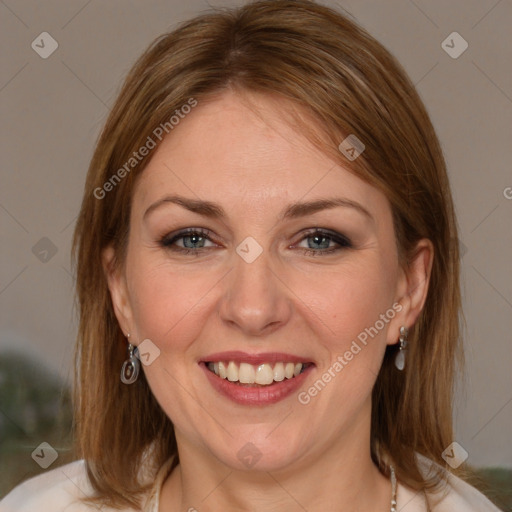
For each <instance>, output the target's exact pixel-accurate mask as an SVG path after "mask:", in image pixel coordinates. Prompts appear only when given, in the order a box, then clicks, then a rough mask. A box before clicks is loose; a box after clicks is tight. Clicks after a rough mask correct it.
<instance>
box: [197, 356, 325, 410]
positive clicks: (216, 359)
mask: <svg viewBox="0 0 512 512" xmlns="http://www.w3.org/2000/svg"><path fill="white" fill-rule="evenodd" d="M198 363H199V366H200V367H201V368H202V369H203V371H204V373H205V375H206V378H207V381H208V382H209V383H210V385H211V386H212V388H213V389H214V390H215V391H217V392H218V393H219V394H220V395H222V396H223V397H225V398H228V399H229V400H231V401H232V402H235V403H237V404H241V405H249V406H266V405H271V404H274V403H277V402H279V401H281V400H283V399H285V398H287V397H289V396H291V395H293V394H294V393H296V392H297V391H298V389H299V388H300V387H301V386H303V385H304V383H305V380H306V379H307V378H308V376H309V375H310V374H311V372H312V371H313V370H314V368H315V366H316V364H315V363H314V362H313V361H308V360H307V357H299V356H295V355H291V354H284V353H265V354H247V353H245V352H239V351H234V352H222V353H218V354H211V355H209V356H207V357H206V358H204V359H203V360H201V361H198Z"/></svg>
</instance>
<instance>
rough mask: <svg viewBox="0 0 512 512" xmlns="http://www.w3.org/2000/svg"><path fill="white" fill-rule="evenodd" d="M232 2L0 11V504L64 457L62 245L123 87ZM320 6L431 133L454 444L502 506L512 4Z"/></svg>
mask: <svg viewBox="0 0 512 512" xmlns="http://www.w3.org/2000/svg"><path fill="white" fill-rule="evenodd" d="M242 3H244V2H237V1H222V2H219V1H212V2H211V3H210V4H208V3H206V2H205V1H199V0H189V1H187V2H186V3H185V2H180V1H179V0H149V1H145V2H136V1H133V0H122V1H121V0H110V1H109V2H99V1H97V0H68V1H64V0H60V1H56V0H50V1H46V2H44V3H43V2H35V1H25V0H0V41H1V47H2V52H1V56H0V59H1V61H0V69H1V78H0V117H1V120H2V138H1V153H0V154H1V158H2V165H1V187H0V229H1V231H0V232H1V244H0V253H1V257H2V264H1V267H0V315H1V317H0V336H1V337H0V497H1V496H3V495H5V494H6V493H7V492H8V491H9V490H10V489H11V488H12V487H13V486H15V485H16V484H18V483H19V482H21V481H22V480H24V479H26V478H28V477H29V476H33V475H36V474H38V473H40V472H42V471H45V470H46V468H44V467H42V466H45V465H46V464H48V463H49V462H50V461H51V463H50V465H49V466H48V467H50V468H53V467H56V466H58V465H60V464H63V463H65V462H68V461H70V460H73V454H72V451H71V442H72V439H71V430H70V428H71V412H70V398H69V392H70V384H71V379H72V356H73V348H74V347H73V345H74V340H75V334H76V325H77V318H76V312H75V310H74V306H73V305H74V295H73V293H74V291H73V285H74V278H73V275H72V271H71V266H70V256H69V253H70V246H71V236H72V232H73V227H74V224H75V221H76V217H77V214H78V211H79V207H80V202H81V195H82V189H83V184H84V180H85V174H86V170H87V167H88V163H89V160H90V158H91V156H92V151H93V147H94V143H95V141H96V139H97V137H98V135H99V132H100V129H101V127H102V125H103V123H104V122H105V120H106V117H107V114H108V112H109V107H110V106H111V105H112V104H113V101H114V99H115V97H116V95H117V93H118V92H119V89H120V86H121V81H122V79H123V78H124V76H125V74H126V73H127V71H128V70H129V68H130V67H131V65H132V64H133V63H134V61H135V60H136V58H137V57H138V56H139V55H140V54H141V53H142V52H143V51H144V50H145V49H146V47H147V46H148V45H149V44H150V42H151V41H152V40H153V39H154V38H156V37H157V36H159V35H160V34H162V33H164V32H167V31H169V30H172V29H173V28H174V27H175V25H176V24H177V23H178V22H180V21H182V20H185V19H187V18H189V17H192V16H194V15H196V14H198V13H199V12H201V11H204V10H206V9H208V8H209V6H213V7H222V6H227V7H229V6H233V5H239V4H242ZM323 3H325V4H326V5H330V6H334V7H336V8H338V9H339V10H342V11H343V12H344V13H345V14H348V15H349V16H350V17H352V18H353V19H354V20H355V21H357V22H358V23H359V24H360V25H362V26H363V27H364V28H366V29H367V30H368V31H369V32H370V33H371V34H372V35H373V36H374V37H376V38H377V39H378V40H379V41H380V42H382V43H383V44H384V45H385V46H386V47H387V48H388V49H389V50H390V51H391V52H392V53H393V54H394V55H395V56H396V57H397V58H398V60H399V61H400V62H401V63H402V64H403V66H404V67H405V69H406V71H407V72H408V74H409V76H410V77H411V79H412V81H413V82H414V83H415V84H416V86H417V88H418V91H419V93H420V95H421V96H422V98H423V100H424V102H425V104H426V106H427V109H428V111H429V113H430V115H431V117H432V120H433V123H434V126H435V128H436V129H437V132H438V135H439V138H440V140H441V143H442V146H443V149H444V152H445V156H446V159H447V163H448V169H449V175H450V179H451V183H452V188H453V194H454V198H455V204H456V210H457V214H458V220H459V227H460V240H459V242H460V245H461V248H462V284H463V293H464V311H465V317H466V322H467V329H466V331H465V346H466V358H467V372H466V377H465V379H464V382H462V381H461V382H460V383H459V387H458V392H457V403H456V411H455V424H456V438H455V439H454V441H456V442H457V443H458V444H459V445H460V446H461V447H463V449H464V450H465V451H466V452H467V453H468V458H467V461H466V462H467V463H468V464H470V465H472V466H473V467H477V468H480V473H481V474H482V475H483V476H484V477H485V478H486V479H487V482H488V485H487V487H486V489H485V492H486V493H487V494H488V495H489V496H490V497H491V499H493V500H495V502H496V503H499V504H500V506H501V507H502V508H503V509H504V510H512V443H511V439H510V432H511V425H512V372H511V371H510V366H511V363H512V351H511V343H510V342H511V341H512V340H511V338H512V337H511V332H512V321H511V319H512V272H511V262H512V229H511V224H512V222H511V221H512V171H511V169H512V154H511V152H510V143H511V135H512V130H511V127H512V73H511V67H510V62H512V36H511V33H510V26H512V3H511V2H510V0H478V1H477V0H465V1H462V0H455V1H452V2H449V3H448V2H443V1H441V0H428V1H427V0H388V1H386V2H381V1H377V0H353V1H343V0H342V1H340V2H327V1H326V2H323ZM41 443H48V444H49V445H50V447H51V450H50V449H49V448H48V447H47V446H46V445H41ZM42 449H44V450H45V454H46V455H45V457H46V458H45V461H44V463H43V461H42V458H41V456H40V457H37V454H40V453H41V450H42ZM48 454H50V459H48V458H47V457H48Z"/></svg>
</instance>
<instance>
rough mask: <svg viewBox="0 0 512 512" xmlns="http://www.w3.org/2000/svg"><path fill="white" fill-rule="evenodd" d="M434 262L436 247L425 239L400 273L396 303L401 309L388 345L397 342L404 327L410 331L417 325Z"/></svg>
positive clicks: (391, 329)
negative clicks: (401, 328)
mask: <svg viewBox="0 0 512 512" xmlns="http://www.w3.org/2000/svg"><path fill="white" fill-rule="evenodd" d="M433 261H434V246H433V244H432V242H431V241H430V240H428V239H426V238H423V239H421V240H420V241H419V242H418V243H417V245H416V247H415V249H414V251H413V254H412V256H411V258H410V259H409V261H408V262H407V263H406V267H405V268H402V269H401V271H400V276H399V278H398V282H397V293H396V298H395V303H396V304H399V306H398V307H400V306H401V309H400V310H398V307H397V309H396V310H397V311H399V312H398V314H397V315H396V316H395V318H394V319H393V321H392V322H391V325H390V328H389V329H388V339H387V343H388V345H394V344H395V343H396V342H397V340H398V335H399V331H400V327H401V326H402V325H404V326H405V327H407V328H408V329H410V328H411V327H412V326H413V325H414V324H415V323H416V320H417V319H418V317H419V315H420V313H421V311H422V309H423V306H424V305H425V301H426V299H427V294H428V287H429V283H430V276H431V273H432V263H433Z"/></svg>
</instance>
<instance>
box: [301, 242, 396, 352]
mask: <svg viewBox="0 0 512 512" xmlns="http://www.w3.org/2000/svg"><path fill="white" fill-rule="evenodd" d="M302 283H303V285H302V288H301V290H302V291H301V292H299V293H300V296H301V298H302V299H303V300H304V302H305V303H307V304H308V305H310V307H311V308H312V310H314V311H315V313H317V316H318V317H319V320H322V322H323V323H324V324H325V329H324V331H325V332H326V333H327V337H326V338H324V341H325V342H326V343H327V345H328V346H327V347H326V348H328V349H329V352H336V353H343V352H344V351H345V350H348V348H349V347H350V345H351V343H352V341H353V340H357V339H359V341H361V342H363V344H364V341H367V342H369V341H370V340H375V341H376V340H381V339H385V338H386V332H387V329H388V326H389V322H390V320H391V319H392V318H393V317H394V315H395V311H394V310H393V308H392V306H393V299H394V296H395V285H396V269H395V267H394V265H392V261H390V262H388V261H386V260H384V259H382V257H379V256H378V255H377V254H376V253H373V252H369V253H367V254H366V255H365V257H362V258H360V259H358V260H356V259H355V258H354V260H353V263H351V264H347V265H345V266H344V267H343V268H342V269H340V270H338V271H336V272H329V273H328V274H327V273H324V274H320V273H319V274H318V275H317V276H316V278H313V277H312V278H310V279H307V280H306V281H302ZM373 345H377V343H373ZM379 345H381V344H379ZM367 346H368V347H370V343H368V345H367ZM384 348H385V347H384V346H382V347H380V349H379V350H377V353H376V355H377V357H378V356H379V355H380V354H381V352H382V351H383V350H384ZM365 352H368V351H365ZM373 352H375V351H373ZM358 357H359V356H358Z"/></svg>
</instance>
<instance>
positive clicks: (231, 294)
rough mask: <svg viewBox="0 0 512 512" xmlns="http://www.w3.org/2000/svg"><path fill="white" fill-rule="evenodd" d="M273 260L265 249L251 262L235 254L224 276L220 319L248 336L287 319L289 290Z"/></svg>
mask: <svg viewBox="0 0 512 512" xmlns="http://www.w3.org/2000/svg"><path fill="white" fill-rule="evenodd" d="M272 263H273V262H272V255H271V254H270V253H269V251H268V250H266V249H265V250H263V252H262V253H261V254H260V255H259V256H258V257H257V258H256V259H255V260H254V261H252V262H251V263H248V262H247V261H246V260H244V259H243V258H242V257H240V256H239V255H238V254H235V255H234V266H233V269H232V270H231V272H229V274H228V275H227V276H226V279H225V280H224V290H223V297H222V302H221V306H220V316H221V319H222V321H224V322H225V323H227V324H229V325H230V326H231V327H234V328H236V329H238V330H239V331H240V332H241V333H243V334H245V335H247V336H249V335H250V336H268V335H269V334H271V333H272V332H274V331H276V330H277V329H279V328H281V327H283V326H284V325H285V324H286V323H287V322H288V321H289V319H290V315H291V311H292V303H291V300H290V295H291V292H290V290H289V289H288V288H287V287H286V285H285V283H284V280H282V279H281V278H280V276H279V272H278V271H276V270H275V269H274V268H272V267H276V265H275V264H274V265H272ZM274 263H275V262H274Z"/></svg>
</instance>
